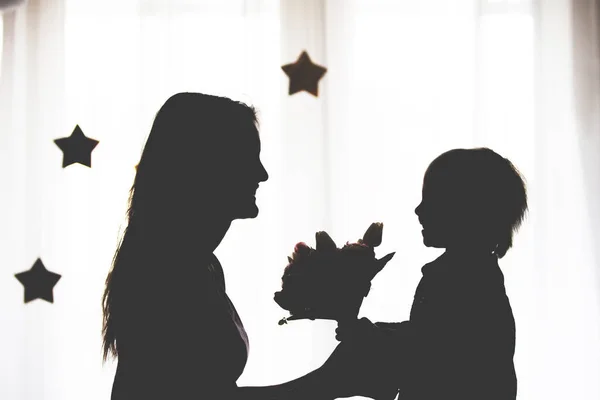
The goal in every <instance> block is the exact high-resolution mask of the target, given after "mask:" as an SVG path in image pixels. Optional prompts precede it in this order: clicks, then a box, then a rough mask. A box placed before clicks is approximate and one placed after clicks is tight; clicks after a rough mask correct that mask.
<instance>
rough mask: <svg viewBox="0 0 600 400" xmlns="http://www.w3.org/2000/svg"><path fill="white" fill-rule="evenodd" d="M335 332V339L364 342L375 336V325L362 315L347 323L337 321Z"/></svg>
mask: <svg viewBox="0 0 600 400" xmlns="http://www.w3.org/2000/svg"><path fill="white" fill-rule="evenodd" d="M335 333H336V335H335V338H336V340H338V341H340V342H354V341H358V342H364V341H365V340H369V339H374V338H375V336H376V335H377V327H376V326H375V325H374V324H373V323H372V322H371V321H370V320H369V319H368V318H364V317H363V318H361V319H358V320H356V321H352V322H350V323H347V324H341V323H339V322H338V327H337V329H336V330H335Z"/></svg>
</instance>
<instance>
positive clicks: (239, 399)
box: [236, 368, 337, 400]
mask: <svg viewBox="0 0 600 400" xmlns="http://www.w3.org/2000/svg"><path fill="white" fill-rule="evenodd" d="M330 383H331V380H329V379H327V377H326V374H325V373H324V370H323V369H321V368H317V369H316V370H314V371H312V372H309V373H308V374H306V375H304V376H302V377H300V378H296V379H294V380H291V381H289V382H284V383H280V384H278V385H271V386H242V387H239V388H238V395H237V396H236V400H296V399H297V400H304V399H311V400H333V399H336V398H337V396H336V395H335V394H334V393H333V392H334V389H333V387H332V385H331V384H330Z"/></svg>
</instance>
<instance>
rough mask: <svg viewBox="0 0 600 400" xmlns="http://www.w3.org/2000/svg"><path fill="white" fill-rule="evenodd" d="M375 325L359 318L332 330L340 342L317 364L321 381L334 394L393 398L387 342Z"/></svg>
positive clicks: (394, 388) (379, 399)
mask: <svg viewBox="0 0 600 400" xmlns="http://www.w3.org/2000/svg"><path fill="white" fill-rule="evenodd" d="M378 329H379V328H377V327H376V326H375V325H374V324H372V323H371V321H369V320H368V319H367V318H362V319H360V320H357V321H356V322H353V323H347V324H342V325H341V326H339V327H338V329H337V330H336V333H337V336H336V338H338V340H340V339H341V343H340V344H339V345H338V346H337V347H336V348H335V350H334V351H333V353H332V354H331V356H330V357H329V358H328V359H327V361H326V362H325V364H323V366H322V367H321V370H322V371H323V374H324V376H325V382H326V383H325V385H327V386H329V387H330V390H331V391H332V393H333V394H334V395H335V396H336V397H339V398H340V397H341V398H343V397H353V396H365V397H369V398H372V399H376V400H392V399H394V398H396V395H397V394H398V384H397V380H396V378H397V377H396V376H395V375H396V374H395V372H394V371H395V368H394V365H393V363H394V361H395V359H394V356H393V352H392V351H391V348H390V345H391V343H388V341H389V340H385V339H386V337H385V336H384V335H382V334H381V332H378Z"/></svg>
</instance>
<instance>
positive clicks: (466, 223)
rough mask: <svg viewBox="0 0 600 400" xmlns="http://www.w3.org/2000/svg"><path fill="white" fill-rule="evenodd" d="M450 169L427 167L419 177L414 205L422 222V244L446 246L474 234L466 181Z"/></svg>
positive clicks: (463, 240) (463, 241)
mask: <svg viewBox="0 0 600 400" xmlns="http://www.w3.org/2000/svg"><path fill="white" fill-rule="evenodd" d="M457 175H458V174H456V173H453V172H452V171H451V170H450V169H448V168H446V169H442V168H437V169H436V168H430V169H428V171H427V173H426V174H425V177H424V179H423V190H422V200H421V203H420V204H419V205H418V206H417V208H416V209H415V214H417V216H418V217H419V222H420V223H421V225H422V226H423V230H422V235H423V244H424V245H425V246H427V247H437V248H448V247H453V246H459V245H461V244H462V243H466V242H468V241H469V240H470V239H469V238H472V237H474V234H476V232H475V230H474V229H473V226H474V225H473V223H472V219H473V212H472V211H473V210H472V209H471V208H470V207H469V205H468V204H469V203H470V202H469V197H470V196H469V193H468V191H466V188H468V187H469V185H468V183H467V182H461V179H459V178H460V177H459V176H457Z"/></svg>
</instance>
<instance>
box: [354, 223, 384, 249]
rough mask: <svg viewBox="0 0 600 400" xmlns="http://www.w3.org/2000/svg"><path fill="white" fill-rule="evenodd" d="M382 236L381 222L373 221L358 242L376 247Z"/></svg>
mask: <svg viewBox="0 0 600 400" xmlns="http://www.w3.org/2000/svg"><path fill="white" fill-rule="evenodd" d="M382 236H383V223H382V222H373V223H372V224H371V226H369V229H367V231H366V232H365V234H364V236H363V238H362V239H361V240H359V242H362V243H365V244H366V245H367V246H369V247H377V246H379V245H380V244H381V237H382Z"/></svg>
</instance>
